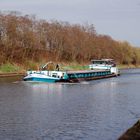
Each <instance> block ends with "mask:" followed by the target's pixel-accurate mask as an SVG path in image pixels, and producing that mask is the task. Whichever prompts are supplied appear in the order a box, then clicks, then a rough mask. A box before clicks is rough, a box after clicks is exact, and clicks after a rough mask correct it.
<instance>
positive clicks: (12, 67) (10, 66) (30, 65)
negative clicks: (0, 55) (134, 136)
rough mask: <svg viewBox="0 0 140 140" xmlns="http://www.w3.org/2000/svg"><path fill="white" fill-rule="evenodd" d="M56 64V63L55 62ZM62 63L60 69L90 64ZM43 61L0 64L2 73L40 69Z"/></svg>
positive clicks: (134, 66) (131, 66) (76, 67)
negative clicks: (22, 63)
mask: <svg viewBox="0 0 140 140" xmlns="http://www.w3.org/2000/svg"><path fill="white" fill-rule="evenodd" d="M54 64H56V63H54ZM58 64H60V70H86V69H89V68H88V65H89V64H86V63H85V64H79V63H77V62H71V63H64V62H63V63H58ZM41 65H42V64H41V63H36V62H32V61H28V62H25V64H24V65H19V64H15V63H6V64H3V65H0V73H25V72H26V71H27V70H29V69H30V70H38V69H39V67H40V66H41ZM118 67H119V69H127V68H140V66H138V65H118Z"/></svg>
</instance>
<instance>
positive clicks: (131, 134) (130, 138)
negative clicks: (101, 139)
mask: <svg viewBox="0 0 140 140" xmlns="http://www.w3.org/2000/svg"><path fill="white" fill-rule="evenodd" d="M118 140H140V120H138V121H137V122H136V123H135V124H134V125H133V126H132V127H131V128H129V129H128V130H127V131H126V132H125V133H124V134H123V135H122V136H121V137H120V138H119V139H118Z"/></svg>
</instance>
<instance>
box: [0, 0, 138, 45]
mask: <svg viewBox="0 0 140 140" xmlns="http://www.w3.org/2000/svg"><path fill="white" fill-rule="evenodd" d="M0 10H1V11H2V12H3V11H19V12H21V13H23V14H29V15H30V14H34V15H36V16H37V17H38V18H42V19H46V20H52V19H53V20H58V21H66V22H69V23H78V24H86V23H89V24H94V26H95V29H96V31H97V33H100V34H106V35H109V36H111V37H112V38H114V39H115V40H121V41H125V40H126V41H128V42H130V43H131V44H132V45H134V46H139V47H140V27H139V26H140V0H0Z"/></svg>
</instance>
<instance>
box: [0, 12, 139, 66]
mask: <svg viewBox="0 0 140 140" xmlns="http://www.w3.org/2000/svg"><path fill="white" fill-rule="evenodd" d="M120 32H121V31H120ZM101 58H112V59H115V60H116V61H117V63H118V64H126V65H131V64H133V65H139V64H140V49H139V48H136V47H133V46H132V45H131V44H129V43H128V42H125V41H124V42H120V41H116V40H114V39H112V38H111V37H110V36H107V35H100V34H98V33H97V32H96V30H95V27H94V25H92V24H91V25H88V24H87V25H79V24H69V23H68V22H58V21H49V22H48V21H46V20H39V19H36V17H35V16H29V15H24V16H23V15H21V14H19V13H18V12H9V13H0V65H4V64H6V63H8V64H17V65H19V66H20V65H21V66H29V65H31V64H30V63H32V62H34V63H43V62H47V61H50V60H51V61H55V62H63V63H72V62H76V63H81V64H88V63H89V62H90V60H91V59H101Z"/></svg>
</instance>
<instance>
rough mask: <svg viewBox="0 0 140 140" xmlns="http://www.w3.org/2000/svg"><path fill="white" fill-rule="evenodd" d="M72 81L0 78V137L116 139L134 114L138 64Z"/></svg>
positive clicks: (138, 99)
mask: <svg viewBox="0 0 140 140" xmlns="http://www.w3.org/2000/svg"><path fill="white" fill-rule="evenodd" d="M121 73H122V75H121V76H120V77H117V78H116V77H115V78H109V79H102V80H96V81H90V82H82V83H75V84H68V83H67V84H65V83H57V84H48V83H29V82H28V83H26V82H22V81H19V78H18V81H17V78H14V79H13V78H6V79H4V78H1V79H0V140H117V138H118V137H119V136H120V135H121V134H122V133H123V132H125V131H126V130H127V129H128V128H129V127H131V126H132V125H133V124H134V123H135V122H136V121H137V120H138V119H139V118H140V69H129V70H122V71H121Z"/></svg>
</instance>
